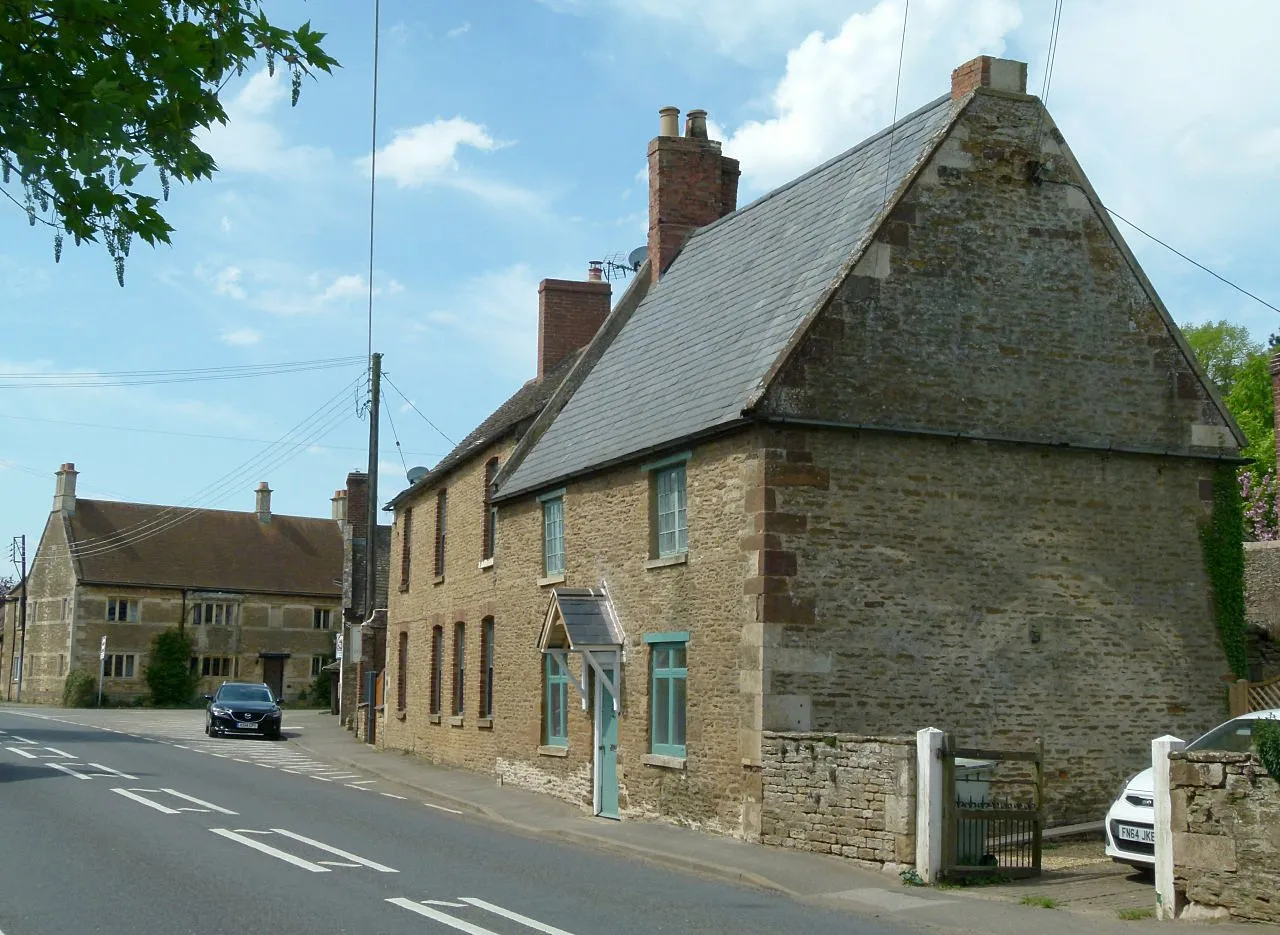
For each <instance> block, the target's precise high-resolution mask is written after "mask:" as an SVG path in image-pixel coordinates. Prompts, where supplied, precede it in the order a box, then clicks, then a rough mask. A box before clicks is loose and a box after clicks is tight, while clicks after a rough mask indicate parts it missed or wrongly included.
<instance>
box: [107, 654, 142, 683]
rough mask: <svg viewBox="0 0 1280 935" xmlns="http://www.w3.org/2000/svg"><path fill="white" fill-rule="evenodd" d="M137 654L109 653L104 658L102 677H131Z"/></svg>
mask: <svg viewBox="0 0 1280 935" xmlns="http://www.w3.org/2000/svg"><path fill="white" fill-rule="evenodd" d="M136 663H137V656H135V655H134V654H133V653H107V656H106V658H105V659H103V660H102V677H103V678H107V679H131V678H133V672H134V666H135V664H136Z"/></svg>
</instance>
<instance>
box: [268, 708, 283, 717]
mask: <svg viewBox="0 0 1280 935" xmlns="http://www.w3.org/2000/svg"><path fill="white" fill-rule="evenodd" d="M267 716H268V717H279V716H280V709H279V708H272V709H271V711H270V712H269V714H268V715H267Z"/></svg>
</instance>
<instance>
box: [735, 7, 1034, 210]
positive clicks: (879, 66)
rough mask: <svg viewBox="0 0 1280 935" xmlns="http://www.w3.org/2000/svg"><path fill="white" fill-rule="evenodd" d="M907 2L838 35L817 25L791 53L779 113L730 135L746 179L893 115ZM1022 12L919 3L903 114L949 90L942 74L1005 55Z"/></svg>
mask: <svg viewBox="0 0 1280 935" xmlns="http://www.w3.org/2000/svg"><path fill="white" fill-rule="evenodd" d="M902 12H903V7H902V4H901V3H900V2H899V0H881V2H880V3H877V4H876V5H875V6H874V7H872V8H871V9H870V10H869V11H867V12H865V13H855V14H853V15H852V16H850V17H849V18H848V19H847V20H845V21H844V23H843V25H841V27H840V29H839V31H838V32H836V33H835V34H833V35H831V36H827V35H824V34H822V33H820V32H813V33H810V34H809V35H808V36H807V37H806V38H805V39H804V41H802V42H801V43H800V44H799V45H798V46H797V47H796V48H794V49H792V50H791V51H790V52H789V53H788V54H787V65H786V71H785V73H784V74H783V76H782V78H781V80H779V81H778V84H777V85H776V87H775V88H774V90H773V93H772V94H771V96H770V107H769V109H770V111H771V114H770V115H769V116H767V117H765V118H763V119H759V120H751V121H748V122H747V123H745V124H743V125H742V126H740V127H738V129H737V130H736V131H735V132H734V133H733V134H732V135H731V136H730V137H728V138H727V139H725V152H726V153H728V154H729V155H732V156H734V157H735V158H738V159H740V160H741V161H742V171H743V176H744V181H745V182H746V187H747V188H750V189H755V190H762V189H766V188H772V187H774V186H776V185H778V184H781V183H782V182H785V181H787V180H788V179H790V178H792V177H794V176H796V175H798V174H799V173H801V172H803V171H805V170H806V169H809V168H810V167H812V166H814V165H817V164H818V163H820V162H822V161H823V160H825V159H827V158H830V157H831V156H833V155H835V154H837V153H840V152H842V151H844V150H845V149H847V148H849V147H850V146H853V145H854V144H856V143H858V142H859V141H861V140H862V139H864V138H866V137H867V136H869V135H871V134H872V133H874V132H876V131H877V130H879V129H880V128H882V127H884V126H886V125H887V124H888V123H889V122H890V120H891V119H892V116H893V99H894V91H895V85H896V83H897V76H898V50H899V47H900V43H901V38H902ZM1020 22H1021V13H1020V12H1019V10H1018V6H1017V3H1016V2H1015V0H921V2H918V3H917V4H916V5H915V6H913V7H912V9H911V18H910V20H909V22H908V29H907V45H906V50H905V53H904V62H903V81H902V89H901V94H900V99H901V101H903V102H906V103H905V105H904V106H900V107H899V116H902V114H903V113H907V112H909V111H910V110H911V109H912V108H914V107H916V106H919V104H920V103H923V102H924V101H927V100H930V99H932V98H934V97H936V96H937V95H938V94H940V93H943V92H945V91H946V90H947V86H946V83H945V81H939V80H938V79H939V77H940V76H942V75H948V74H949V73H950V70H951V68H952V67H954V66H955V65H956V64H958V63H960V62H962V61H966V60H967V59H969V58H972V57H973V56H974V55H976V54H979V53H986V54H992V55H999V54H1001V53H1002V51H1003V49H1004V45H1005V39H1006V36H1008V35H1009V34H1010V33H1011V32H1012V31H1013V30H1015V29H1016V28H1017V27H1018V25H1019V23H1020Z"/></svg>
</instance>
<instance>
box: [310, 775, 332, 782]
mask: <svg viewBox="0 0 1280 935" xmlns="http://www.w3.org/2000/svg"><path fill="white" fill-rule="evenodd" d="M311 778H312V779H319V780H320V781H321V782H333V780H332V779H326V778H325V777H323V776H312V777H311Z"/></svg>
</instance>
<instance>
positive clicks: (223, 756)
mask: <svg viewBox="0 0 1280 935" xmlns="http://www.w3.org/2000/svg"><path fill="white" fill-rule="evenodd" d="M213 755H214V756H220V757H222V758H223V759H224V760H225V759H226V758H227V755H226V754H225V753H215V754H213Z"/></svg>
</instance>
